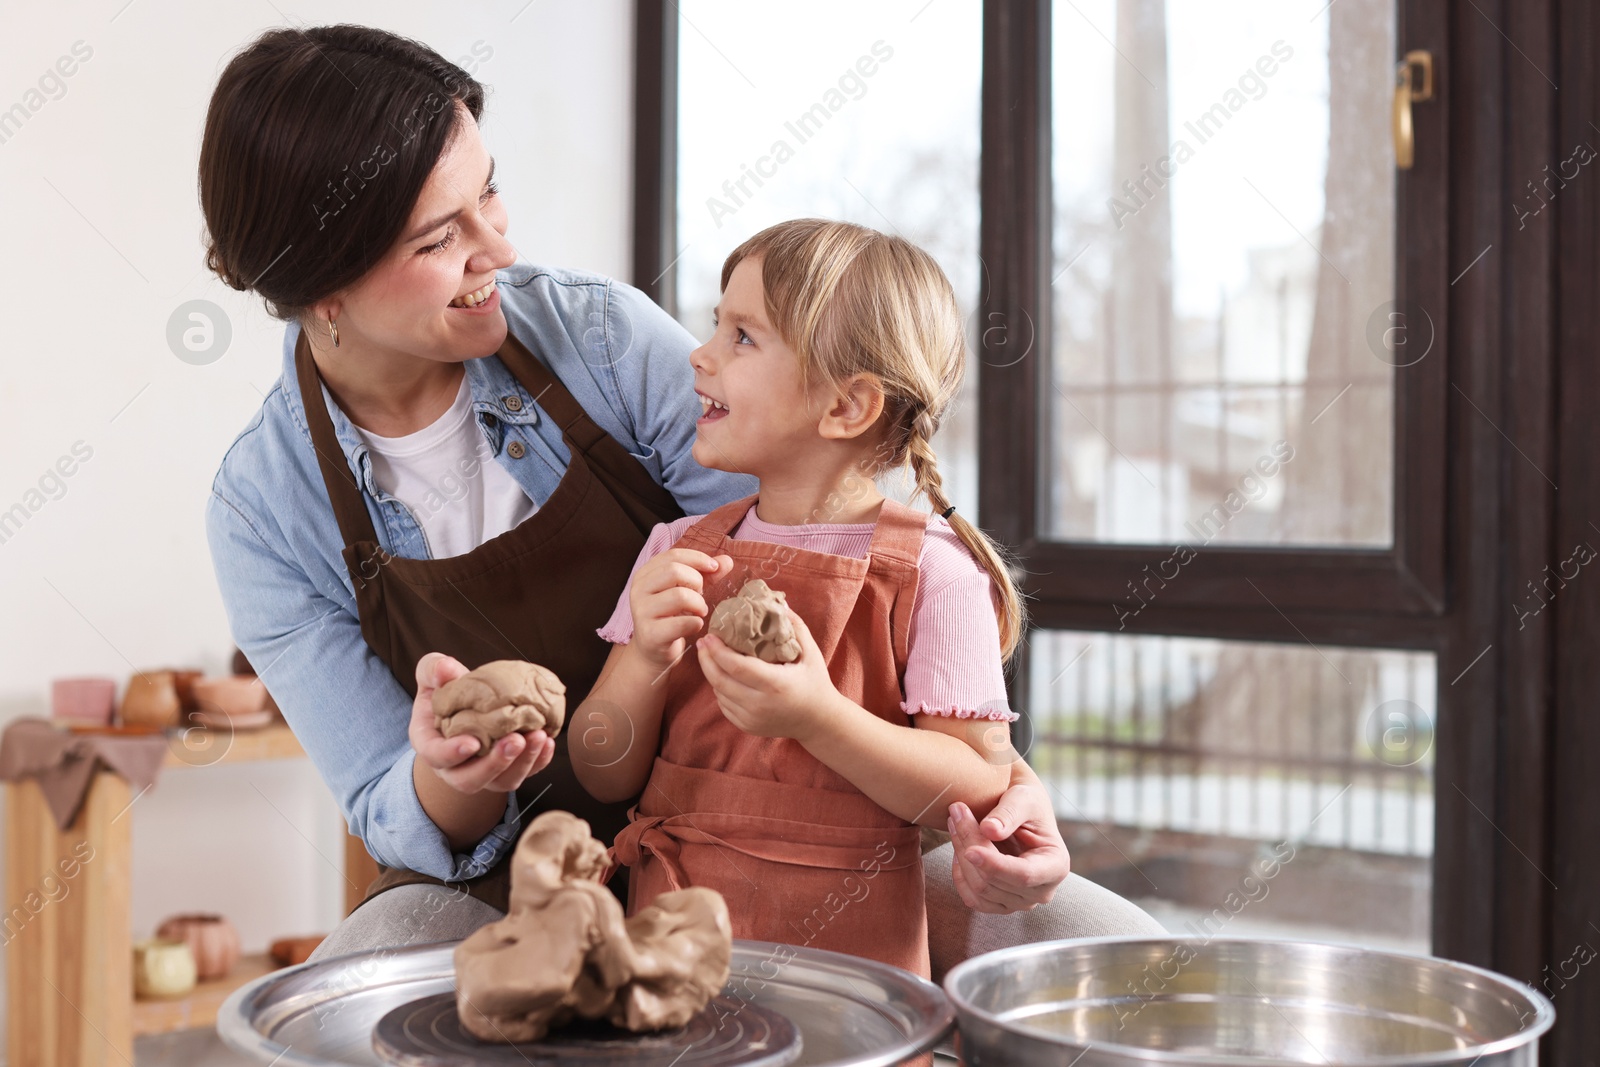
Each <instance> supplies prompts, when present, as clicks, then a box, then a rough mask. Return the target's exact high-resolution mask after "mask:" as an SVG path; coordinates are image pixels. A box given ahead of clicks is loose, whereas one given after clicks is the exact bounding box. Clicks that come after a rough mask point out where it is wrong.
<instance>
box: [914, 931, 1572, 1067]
mask: <svg viewBox="0 0 1600 1067" xmlns="http://www.w3.org/2000/svg"><path fill="white" fill-rule="evenodd" d="M944 988H945V992H946V993H947V994H948V995H949V997H950V1000H951V1001H952V1002H953V1003H954V1004H955V1008H956V1015H957V1019H958V1021H959V1026H960V1032H961V1054H962V1063H964V1064H968V1065H970V1067H994V1065H999V1064H1004V1065H1006V1067H1034V1065H1044V1064H1049V1065H1051V1067H1064V1065H1066V1064H1069V1063H1070V1064H1074V1065H1075V1067H1113V1065H1114V1067H1163V1065H1167V1064H1186V1065H1188V1064H1198V1065H1217V1067H1258V1065H1262V1064H1299V1063H1316V1064H1343V1065H1360V1067H1420V1065H1429V1067H1433V1065H1440V1067H1443V1065H1449V1064H1455V1065H1460V1067H1468V1065H1469V1064H1474V1065H1476V1067H1513V1065H1515V1067H1531V1065H1533V1064H1536V1063H1538V1055H1539V1053H1538V1049H1539V1044H1538V1042H1539V1037H1540V1036H1541V1035H1542V1034H1544V1032H1545V1031H1547V1030H1549V1029H1550V1026H1551V1024H1553V1023H1554V1022H1555V1017H1556V1016H1555V1009H1554V1008H1552V1007H1551V1006H1550V1002H1549V1001H1548V1000H1547V999H1545V998H1544V997H1543V996H1541V995H1540V994H1539V993H1537V992H1535V991H1534V990H1533V989H1531V988H1530V987H1528V986H1526V985H1523V984H1522V983H1520V982H1514V981H1512V980H1510V979H1508V978H1504V977H1502V976H1500V975H1498V974H1495V973H1494V972H1492V971H1486V970H1483V969H1482V968H1479V967H1469V966H1467V965H1466V964H1461V963H1452V962H1450V961H1449V960H1441V959H1434V958H1431V957H1427V956H1410V955H1405V954H1402V953H1394V952H1376V951H1371V950H1368V949H1362V948H1357V947H1354V946H1349V945H1321V944H1312V943H1307V942H1294V941H1256V940H1222V939H1214V940H1209V941H1208V940H1207V939H1205V938H1199V937H1195V938H1153V939H1148V940H1125V939H1118V938H1105V939H1092V940H1068V941H1047V942H1041V943H1039V944H1033V945H1022V946H1019V947H1017V948H1009V949H1001V950H1000V951H998V952H990V953H988V954H986V955H983V956H978V957H975V958H973V959H970V960H967V961H966V962H964V963H962V964H960V965H959V966H957V967H955V968H954V969H953V970H951V971H950V973H949V974H948V975H947V976H946V977H945V980H944Z"/></svg>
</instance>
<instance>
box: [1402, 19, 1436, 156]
mask: <svg viewBox="0 0 1600 1067" xmlns="http://www.w3.org/2000/svg"><path fill="white" fill-rule="evenodd" d="M1419 70H1420V71H1421V72H1422V84H1421V85H1420V86H1418V85H1417V82H1416V72H1417V71H1419ZM1394 73H1395V79H1394V163H1395V166H1397V167H1399V168H1400V169H1401V170H1410V169H1411V164H1412V163H1413V162H1414V161H1415V158H1416V131H1415V129H1414V127H1413V126H1412V123H1411V105H1412V104H1414V103H1420V102H1422V101H1424V100H1432V99H1433V53H1432V52H1428V51H1425V50H1423V49H1420V48H1419V49H1415V50H1413V51H1410V52H1407V53H1406V57H1405V58H1404V59H1402V60H1401V61H1400V62H1399V63H1397V64H1396V65H1395V70H1394Z"/></svg>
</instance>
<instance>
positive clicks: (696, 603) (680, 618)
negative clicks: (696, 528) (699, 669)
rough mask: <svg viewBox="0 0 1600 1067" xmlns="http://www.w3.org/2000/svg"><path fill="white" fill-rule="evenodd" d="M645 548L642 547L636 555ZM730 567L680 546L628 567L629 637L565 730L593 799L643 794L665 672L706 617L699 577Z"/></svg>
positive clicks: (656, 739)
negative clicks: (631, 621)
mask: <svg viewBox="0 0 1600 1067" xmlns="http://www.w3.org/2000/svg"><path fill="white" fill-rule="evenodd" d="M650 549H651V545H650V544H649V543H646V545H645V549H644V551H645V552H649V551H650ZM732 566H733V560H732V559H730V558H729V557H727V556H718V557H716V558H712V557H711V556H708V555H706V554H705V553H704V552H697V551H695V550H693V549H686V548H670V549H667V550H666V551H664V552H662V553H660V554H659V555H655V556H651V557H650V558H649V559H647V560H645V561H644V562H641V563H639V564H638V565H637V566H636V568H635V570H634V574H633V578H632V579H631V580H630V582H629V583H628V604H629V608H630V609H631V611H632V614H633V635H632V637H631V638H630V639H629V640H628V643H627V644H620V645H613V646H612V649H611V655H610V656H608V657H607V658H606V665H605V668H604V669H603V670H602V671H601V672H600V677H599V679H598V680H597V681H596V682H595V684H594V688H593V689H591V690H590V691H589V696H588V698H587V699H585V700H584V702H583V703H582V704H580V705H579V706H578V710H577V713H576V714H575V715H574V716H573V718H574V725H573V726H572V727H570V728H569V729H570V731H571V732H570V733H569V734H568V740H567V745H568V749H569V751H570V752H571V753H572V769H573V772H574V773H575V774H576V775H577V777H578V781H579V782H580V783H582V785H583V787H584V788H585V789H587V790H588V791H589V793H590V794H591V795H592V796H593V797H594V798H595V799H596V800H603V801H607V802H615V801H619V800H626V799H628V798H629V797H635V796H638V795H639V793H640V792H641V791H642V790H643V789H644V784H645V782H646V781H647V780H648V779H649V777H650V769H651V768H652V767H653V766H654V765H655V758H656V751H657V749H659V748H660V744H661V712H662V709H663V707H664V705H665V703H666V691H667V687H666V685H665V682H666V677H667V673H668V672H669V671H671V670H672V667H673V665H674V664H676V663H677V662H678V661H679V660H680V659H682V658H683V655H684V652H685V651H686V650H687V648H688V642H689V639H690V638H691V637H693V636H694V635H695V634H697V633H699V632H700V628H701V627H702V626H703V625H704V624H705V617H706V616H707V615H708V614H710V610H711V609H710V608H709V607H708V606H707V605H706V601H705V595H704V593H705V582H706V579H707V578H709V577H713V576H715V575H716V574H717V573H718V572H719V571H721V570H723V569H731V568H732ZM619 746H620V747H621V748H622V752H621V753H620V754H619V753H618V752H617V749H618V747H619Z"/></svg>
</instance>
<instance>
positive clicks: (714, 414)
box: [695, 389, 728, 422]
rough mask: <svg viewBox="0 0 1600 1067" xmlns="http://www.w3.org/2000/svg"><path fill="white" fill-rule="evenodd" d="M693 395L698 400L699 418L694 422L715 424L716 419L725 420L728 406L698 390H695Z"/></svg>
mask: <svg viewBox="0 0 1600 1067" xmlns="http://www.w3.org/2000/svg"><path fill="white" fill-rule="evenodd" d="M695 395H696V396H698V397H699V398H700V418H699V419H697V420H695V421H696V422H716V421H717V420H718V419H724V418H727V416H728V405H726V404H724V403H722V402H721V401H720V400H713V399H712V398H711V397H709V396H707V395H706V394H704V393H702V392H700V391H699V390H698V389H697V390H695Z"/></svg>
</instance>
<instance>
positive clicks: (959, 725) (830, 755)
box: [697, 606, 1011, 829]
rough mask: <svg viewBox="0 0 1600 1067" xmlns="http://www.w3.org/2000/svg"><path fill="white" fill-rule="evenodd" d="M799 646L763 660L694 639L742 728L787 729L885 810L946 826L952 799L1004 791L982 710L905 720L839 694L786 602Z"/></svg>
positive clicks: (984, 798) (1001, 767)
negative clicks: (790, 657) (987, 751)
mask: <svg viewBox="0 0 1600 1067" xmlns="http://www.w3.org/2000/svg"><path fill="white" fill-rule="evenodd" d="M785 610H786V611H788V613H789V618H790V620H791V621H792V622H793V623H794V628H795V633H796V635H797V636H798V637H799V638H800V647H801V654H800V658H799V659H798V660H796V661H795V662H794V663H784V664H776V663H765V662H763V661H761V660H759V659H756V658H755V657H753V656H744V655H741V654H739V653H738V652H735V651H733V650H732V649H730V648H729V647H728V646H727V645H725V644H723V643H722V641H721V640H719V639H718V638H716V637H715V636H712V635H709V634H708V635H707V636H705V637H702V638H701V639H700V641H699V644H698V646H697V647H698V651H699V656H700V666H701V669H702V670H704V671H705V675H706V680H707V681H708V682H709V683H710V684H711V687H712V689H713V690H715V691H716V694H717V702H718V703H719V704H720V705H721V707H722V713H723V714H724V715H726V716H727V717H728V720H729V721H730V722H732V723H733V724H734V725H735V726H737V727H739V728H740V729H741V730H744V731H745V732H746V733H752V734H756V735H758V736H762V737H792V738H794V739H795V740H797V741H799V742H800V743H801V744H802V745H804V746H805V748H806V751H808V752H810V753H811V754H812V755H813V756H815V757H816V758H817V759H819V760H821V761H822V762H823V763H824V764H826V765H827V766H828V767H830V768H832V769H833V770H835V771H837V772H838V773H839V774H840V775H842V776H843V777H844V778H845V779H847V780H848V781H849V782H850V783H851V784H852V785H854V786H855V787H856V788H857V789H859V790H861V791H862V792H863V793H865V794H866V795H867V796H869V797H871V798H872V799H873V800H874V801H876V802H877V803H878V805H879V806H880V807H882V808H884V809H885V810H886V811H890V812H892V813H894V814H895V815H898V816H900V817H901V818H902V819H905V820H906V821H907V822H914V823H916V824H918V825H920V826H931V827H937V828H941V829H942V828H944V827H945V826H946V825H947V822H948V815H947V811H948V808H949V806H950V804H951V803H953V802H956V801H960V802H961V803H964V804H966V805H967V806H968V807H970V808H972V809H973V810H975V811H978V812H981V813H984V814H987V813H988V811H989V809H990V808H992V807H994V805H995V803H996V802H997V801H998V800H999V799H1000V795H1001V794H1002V793H1003V792H1005V789H1006V786H1007V784H1008V783H1009V782H1010V779H1011V768H1010V767H1009V766H1008V765H1007V764H1005V763H998V764H996V763H991V762H989V761H988V760H987V759H985V758H984V755H983V753H982V749H981V747H980V746H981V744H982V740H983V736H982V733H981V731H977V730H974V729H973V723H974V722H977V721H979V720H962V719H953V718H949V717H945V716H935V715H918V716H916V725H917V729H914V730H908V729H906V728H905V727H904V726H897V725H895V724H894V723H891V722H889V721H888V720H886V719H882V718H879V717H878V716H877V715H874V714H873V713H872V712H870V711H868V710H867V709H866V708H863V707H862V706H861V705H859V704H857V703H855V702H854V701H852V700H849V699H847V698H845V697H844V696H843V695H841V694H840V693H839V691H838V689H836V688H835V687H834V685H833V681H832V679H831V678H830V677H829V676H828V666H827V664H826V663H825V662H824V661H823V658H822V652H821V650H820V649H818V648H817V643H816V640H815V639H814V638H813V637H812V636H811V631H810V630H809V629H808V628H807V627H806V624H805V620H803V619H801V618H800V616H798V615H796V614H795V612H794V610H793V609H792V608H788V607H787V606H785Z"/></svg>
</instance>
